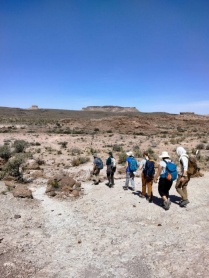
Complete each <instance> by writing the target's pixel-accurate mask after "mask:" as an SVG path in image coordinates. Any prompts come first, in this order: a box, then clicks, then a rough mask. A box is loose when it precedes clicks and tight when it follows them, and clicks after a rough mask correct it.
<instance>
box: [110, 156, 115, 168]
mask: <svg viewBox="0 0 209 278" xmlns="http://www.w3.org/2000/svg"><path fill="white" fill-rule="evenodd" d="M111 166H112V167H113V168H114V167H116V160H115V158H114V157H111Z"/></svg>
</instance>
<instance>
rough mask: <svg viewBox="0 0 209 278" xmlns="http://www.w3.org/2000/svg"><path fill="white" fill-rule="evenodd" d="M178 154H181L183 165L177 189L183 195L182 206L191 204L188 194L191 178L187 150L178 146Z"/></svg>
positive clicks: (180, 159) (180, 203)
mask: <svg viewBox="0 0 209 278" xmlns="http://www.w3.org/2000/svg"><path fill="white" fill-rule="evenodd" d="M176 152H177V155H178V156H179V161H180V165H181V169H180V174H179V175H178V179H177V182H176V191H177V192H178V193H179V195H180V196H181V198H182V199H181V201H180V202H179V206H180V207H185V206H186V205H187V204H189V200H188V194H187V185H188V182H189V180H190V175H189V174H188V173H187V171H188V163H189V157H188V155H187V153H186V150H185V149H184V148H183V147H178V148H177V149H176Z"/></svg>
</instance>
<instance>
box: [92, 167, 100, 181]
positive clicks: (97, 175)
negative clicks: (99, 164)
mask: <svg viewBox="0 0 209 278" xmlns="http://www.w3.org/2000/svg"><path fill="white" fill-rule="evenodd" d="M99 173H100V169H98V168H96V169H95V170H94V171H93V175H94V176H95V182H96V183H97V182H99Z"/></svg>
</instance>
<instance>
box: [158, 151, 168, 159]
mask: <svg viewBox="0 0 209 278" xmlns="http://www.w3.org/2000/svg"><path fill="white" fill-rule="evenodd" d="M159 157H160V158H165V157H170V155H169V154H168V152H166V151H164V152H162V153H161V155H159Z"/></svg>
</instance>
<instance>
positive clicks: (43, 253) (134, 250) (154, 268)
mask: <svg viewBox="0 0 209 278" xmlns="http://www.w3.org/2000/svg"><path fill="white" fill-rule="evenodd" d="M208 177H209V173H206V174H205V176H204V177H202V178H194V179H192V180H191V181H190V184H189V199H190V204H189V205H188V207H187V208H180V207H179V206H178V205H177V203H176V202H177V201H178V199H179V198H178V194H177V193H176V191H175V187H174V186H173V187H172V189H171V201H172V205H171V208H170V210H169V211H164V210H163V209H162V208H161V207H160V199H159V195H158V192H157V185H156V184H155V185H154V195H155V197H154V202H153V203H152V204H149V203H148V202H147V201H146V200H145V199H140V198H139V197H138V196H137V194H133V192H131V191H124V190H123V189H122V186H123V185H124V180H117V181H116V186H115V188H113V189H109V188H108V187H107V186H105V184H104V183H102V184H99V185H97V186H94V185H92V184H90V183H85V184H83V187H84V191H85V194H84V196H83V197H82V198H80V199H77V200H75V201H70V200H62V201H60V200H57V199H55V198H49V197H48V196H46V195H45V194H44V192H45V187H43V186H33V188H34V192H33V195H34V200H23V199H20V200H18V199H14V198H13V197H12V195H11V194H10V193H9V194H7V195H3V194H2V195H1V197H0V198H1V202H0V203H1V216H2V217H1V223H0V224H1V230H0V238H3V240H2V242H1V244H0V248H1V249H0V251H1V253H0V254H1V262H0V274H1V277H34V278H40V277H46V278H52V277H53V278H55V277H56V278H69V277H75V278H80V277H89V278H94V277H105V278H106V277H117V278H119V277H127V278H128V277H129V278H132V277H148V278H149V277H156V278H158V277H159V278H162V277H166V278H167V277H182V278H183V277H205V278H206V277H209V267H208V259H209V244H208V242H209V236H208V230H209V206H208V205H209V190H208V187H209V182H208ZM136 184H137V187H136V190H140V189H141V182H140V178H137V179H136ZM15 214H19V215H21V218H18V219H14V215H15Z"/></svg>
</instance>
